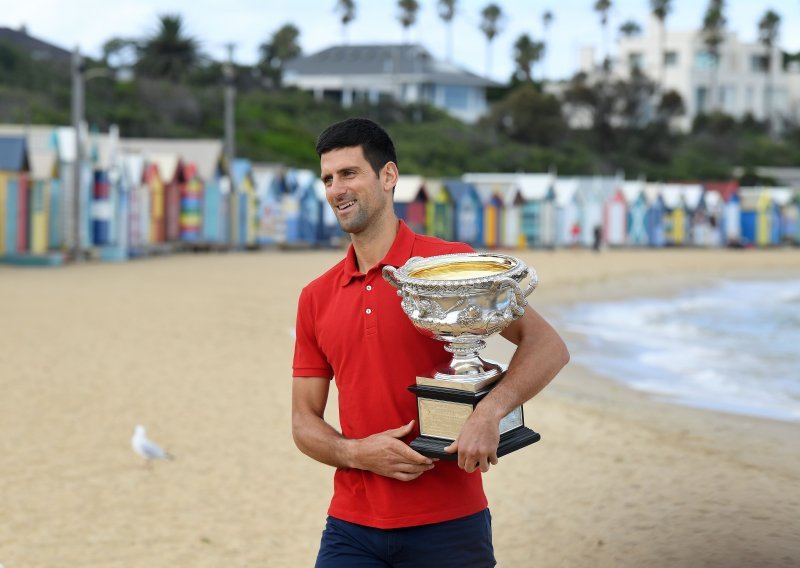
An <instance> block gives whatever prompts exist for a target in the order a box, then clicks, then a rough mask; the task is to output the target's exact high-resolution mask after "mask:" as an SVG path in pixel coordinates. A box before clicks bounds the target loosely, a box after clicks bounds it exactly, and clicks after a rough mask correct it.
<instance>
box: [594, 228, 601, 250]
mask: <svg viewBox="0 0 800 568" xmlns="http://www.w3.org/2000/svg"><path fill="white" fill-rule="evenodd" d="M602 242H603V230H602V229H601V228H600V225H595V227H594V239H593V242H592V250H594V251H595V252H600V245H601V244H602Z"/></svg>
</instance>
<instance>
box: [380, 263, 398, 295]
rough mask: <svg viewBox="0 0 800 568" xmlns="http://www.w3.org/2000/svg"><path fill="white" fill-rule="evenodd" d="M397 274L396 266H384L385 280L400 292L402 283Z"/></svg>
mask: <svg viewBox="0 0 800 568" xmlns="http://www.w3.org/2000/svg"><path fill="white" fill-rule="evenodd" d="M395 272H397V269H396V268H395V267H394V266H384V267H383V279H384V280H386V281H387V282H388V283H389V284H391V285H392V286H394V287H395V288H397V289H398V290H399V289H400V281H399V280H398V279H397V276H395Z"/></svg>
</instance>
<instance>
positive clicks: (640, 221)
mask: <svg viewBox="0 0 800 568" xmlns="http://www.w3.org/2000/svg"><path fill="white" fill-rule="evenodd" d="M644 186H645V182H644V180H632V181H624V182H622V188H621V189H622V193H623V194H624V196H625V202H626V204H627V219H626V225H627V235H626V237H625V241H626V242H627V244H629V245H631V246H645V245H647V227H646V223H645V218H646V216H647V198H646V197H645V194H644Z"/></svg>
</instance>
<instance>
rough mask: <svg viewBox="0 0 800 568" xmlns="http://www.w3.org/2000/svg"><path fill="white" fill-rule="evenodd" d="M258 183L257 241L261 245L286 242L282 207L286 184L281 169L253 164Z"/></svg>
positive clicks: (254, 178)
mask: <svg viewBox="0 0 800 568" xmlns="http://www.w3.org/2000/svg"><path fill="white" fill-rule="evenodd" d="M253 180H254V181H255V185H256V199H257V203H258V210H257V212H256V222H257V224H258V226H257V228H256V243H257V244H258V245H260V246H263V245H267V246H269V245H275V244H279V243H284V242H286V223H285V219H284V216H283V209H282V207H281V204H282V198H283V194H284V193H285V185H284V184H283V175H282V173H281V169H280V168H279V167H277V166H270V165H267V164H253Z"/></svg>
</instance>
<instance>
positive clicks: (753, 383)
mask: <svg viewBox="0 0 800 568" xmlns="http://www.w3.org/2000/svg"><path fill="white" fill-rule="evenodd" d="M556 321H557V322H558V325H560V326H562V328H563V329H565V330H567V331H570V332H574V333H576V334H578V336H577V337H578V339H577V340H575V341H574V342H573V343H574V344H571V345H570V353H571V356H572V361H574V362H577V363H579V364H581V365H583V366H585V367H587V368H590V369H592V370H593V371H594V372H596V373H598V374H600V375H604V376H606V377H608V378H611V379H613V380H615V381H620V382H622V383H624V384H625V385H628V386H629V387H632V388H634V389H638V390H641V391H645V392H648V393H651V394H652V395H654V396H656V397H658V398H661V399H665V400H669V401H672V402H675V403H679V404H685V405H690V406H695V407H702V408H708V409H714V410H719V411H724V412H731V413H738V414H746V415H752V416H759V417H764V418H770V419H775V420H786V421H800V280H757V281H756V280H747V281H742V280H735V281H734V280H720V281H718V282H714V283H713V284H711V285H710V286H709V287H704V288H699V289H688V290H686V291H685V292H682V293H681V294H679V295H677V296H674V297H670V298H635V299H628V300H623V301H609V302H600V303H582V304H578V305H573V306H570V307H569V308H565V309H564V310H562V311H561V312H559V313H557V314H556Z"/></svg>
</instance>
